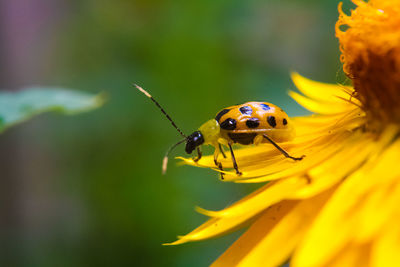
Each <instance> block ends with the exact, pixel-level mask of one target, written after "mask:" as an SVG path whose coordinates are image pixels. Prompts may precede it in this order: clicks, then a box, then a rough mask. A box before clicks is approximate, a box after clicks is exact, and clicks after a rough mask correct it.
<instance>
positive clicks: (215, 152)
mask: <svg viewBox="0 0 400 267" xmlns="http://www.w3.org/2000/svg"><path fill="white" fill-rule="evenodd" d="M219 152H220V150H219V149H218V148H217V147H215V151H214V164H215V166H217V167H218V169H220V170H221V171H223V170H224V169H223V168H222V163H221V162H218V155H219ZM219 174H220V175H221V180H224V174H223V173H222V172H220V173H219Z"/></svg>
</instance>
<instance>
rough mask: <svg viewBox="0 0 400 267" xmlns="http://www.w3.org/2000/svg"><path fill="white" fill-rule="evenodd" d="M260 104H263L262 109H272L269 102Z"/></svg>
mask: <svg viewBox="0 0 400 267" xmlns="http://www.w3.org/2000/svg"><path fill="white" fill-rule="evenodd" d="M260 106H261V108H262V110H270V109H271V107H270V106H268V105H267V104H260Z"/></svg>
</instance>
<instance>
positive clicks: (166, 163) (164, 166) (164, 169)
mask: <svg viewBox="0 0 400 267" xmlns="http://www.w3.org/2000/svg"><path fill="white" fill-rule="evenodd" d="M185 141H186V138H185V139H183V140H181V141H179V142H178V143H176V144H175V145H173V146H171V147H170V148H169V149H168V150H167V153H165V156H164V159H163V163H162V174H165V173H166V172H167V165H168V156H169V153H170V152H171V151H172V150H173V149H174V148H175V147H177V146H179V145H180V144H182V143H183V142H185Z"/></svg>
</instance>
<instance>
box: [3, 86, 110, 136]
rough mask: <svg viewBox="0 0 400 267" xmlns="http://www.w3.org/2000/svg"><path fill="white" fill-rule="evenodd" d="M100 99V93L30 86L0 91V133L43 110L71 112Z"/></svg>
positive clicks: (95, 105)
mask: <svg viewBox="0 0 400 267" xmlns="http://www.w3.org/2000/svg"><path fill="white" fill-rule="evenodd" d="M104 102H105V97H104V95H103V94H98V95H93V94H89V93H85V92H79V91H74V90H69V89H63V88H44V87H31V88H26V89H24V90H21V91H18V92H0V132H2V131H4V130H5V129H7V128H8V127H10V126H12V125H14V124H17V123H20V122H23V121H25V120H27V119H29V118H31V117H33V116H35V115H38V114H40V113H43V112H47V111H55V112H60V113H63V114H67V115H73V114H78V113H81V112H85V111H90V110H92V109H95V108H98V107H100V106H101V105H103V103H104Z"/></svg>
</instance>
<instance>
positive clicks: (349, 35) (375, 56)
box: [336, 0, 400, 128]
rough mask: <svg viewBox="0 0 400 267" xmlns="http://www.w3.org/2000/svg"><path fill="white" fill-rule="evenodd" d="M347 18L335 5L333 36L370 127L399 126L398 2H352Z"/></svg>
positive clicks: (389, 0)
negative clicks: (351, 8)
mask: <svg viewBox="0 0 400 267" xmlns="http://www.w3.org/2000/svg"><path fill="white" fill-rule="evenodd" d="M352 1H353V2H354V3H355V4H356V5H357V8H356V9H354V10H352V12H351V15H350V16H348V15H346V14H345V13H344V12H343V11H342V5H341V4H339V20H338V21H337V23H336V36H337V37H338V39H339V42H340V50H341V52H342V55H341V58H340V60H341V61H342V62H343V70H344V72H345V73H346V75H347V76H348V77H349V78H350V79H352V82H353V86H354V89H355V92H356V95H355V96H356V97H357V98H358V99H359V100H360V101H361V103H362V107H363V109H364V110H365V112H366V114H367V116H368V119H369V123H370V124H371V126H372V127H374V128H376V127H379V128H383V127H384V126H385V125H387V124H388V123H396V124H400V5H399V2H398V0H370V1H369V2H364V1H361V0H352Z"/></svg>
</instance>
